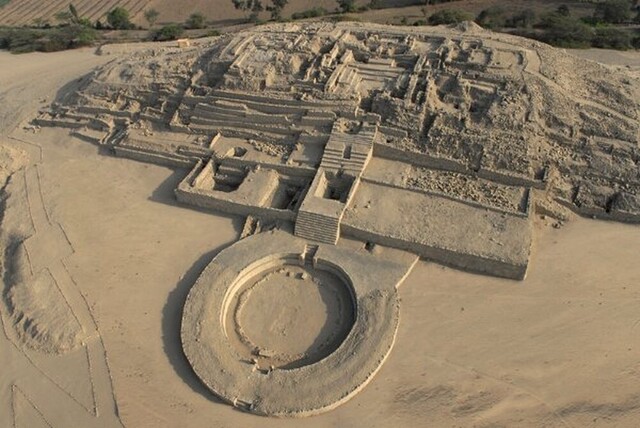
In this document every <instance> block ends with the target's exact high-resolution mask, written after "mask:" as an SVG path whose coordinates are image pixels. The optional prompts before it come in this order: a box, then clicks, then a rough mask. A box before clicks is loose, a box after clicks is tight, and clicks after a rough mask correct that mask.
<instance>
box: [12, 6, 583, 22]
mask: <svg viewBox="0 0 640 428" xmlns="http://www.w3.org/2000/svg"><path fill="white" fill-rule="evenodd" d="M265 3H268V1H267V2H265ZM378 3H379V7H380V8H379V9H372V10H369V11H366V12H364V13H358V14H354V16H356V17H357V18H358V19H361V20H363V21H371V22H379V23H399V22H400V21H401V20H402V18H406V19H407V20H408V22H409V23H412V22H414V21H416V20H419V19H424V12H425V11H426V12H427V14H432V13H434V12H436V11H438V10H440V9H444V8H456V9H463V10H465V11H468V12H469V13H470V14H471V15H472V16H474V15H476V14H477V13H479V12H480V11H481V10H483V9H486V8H488V7H491V6H494V5H501V6H503V7H504V6H505V2H502V1H498V0H462V1H456V2H453V3H443V4H439V5H431V6H427V8H426V9H424V7H423V6H422V3H423V2H420V1H419V0H382V1H379V2H378ZM1 4H2V1H0V5H1ZM73 4H74V6H76V8H77V9H78V13H79V14H80V15H81V16H83V17H86V18H89V19H91V20H92V21H96V20H98V19H103V18H104V16H105V15H106V13H107V12H108V11H109V10H111V9H112V8H114V7H116V6H121V7H124V8H125V9H127V10H128V11H129V13H130V15H131V18H132V21H133V22H135V23H137V24H139V25H143V26H145V25H147V22H146V21H145V19H144V11H145V10H149V9H151V8H153V9H156V10H157V11H158V12H159V13H160V15H159V18H158V22H159V23H166V22H182V21H184V20H185V19H186V18H187V17H188V16H189V15H190V14H191V13H193V12H201V13H203V14H204V15H205V16H206V17H207V18H208V20H209V21H210V22H211V23H212V24H214V25H216V26H220V25H227V24H232V23H234V22H237V21H238V20H242V19H244V18H246V17H247V15H248V14H246V13H244V12H242V11H238V10H236V9H235V8H234V7H233V4H232V2H231V0H183V1H181V2H180V7H179V8H178V7H176V3H175V2H174V1H170V0H104V1H96V0H76V1H74V2H73ZM367 4H369V1H368V0H357V1H356V5H357V6H365V5H367ZM562 4H566V5H568V6H569V7H570V9H571V11H572V14H573V15H575V16H584V15H590V14H591V13H592V11H593V5H592V4H589V3H586V2H584V1H562V0H514V1H509V2H508V7H506V9H508V10H509V11H512V12H517V11H519V10H523V9H532V10H534V11H536V13H538V14H539V13H544V12H549V11H552V10H555V9H556V8H557V7H558V6H559V5H562ZM68 6H69V0H46V1H42V0H10V1H9V2H8V3H7V4H6V5H5V6H4V7H2V6H0V25H7V26H22V25H33V24H34V21H37V20H42V21H48V22H49V23H51V24H53V23H55V14H56V13H58V12H60V11H64V10H67V8H68ZM337 6H338V4H337V2H336V1H335V0H290V1H289V4H288V5H287V6H286V7H285V8H284V12H283V16H284V17H285V18H286V17H289V16H291V14H292V13H295V12H300V11H304V10H308V9H312V8H315V7H322V8H324V9H326V10H327V11H328V12H333V11H335V10H336V8H337ZM268 17H269V14H268V12H262V15H261V18H263V19H268Z"/></svg>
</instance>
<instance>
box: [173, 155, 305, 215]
mask: <svg viewBox="0 0 640 428" xmlns="http://www.w3.org/2000/svg"><path fill="white" fill-rule="evenodd" d="M208 167H209V168H210V167H212V164H211V163H208V164H206V165H205V164H204V162H202V160H198V161H197V162H196V164H195V167H193V169H192V170H191V171H190V172H189V174H187V176H186V177H185V178H184V179H183V180H182V181H181V182H180V184H179V185H178V187H177V188H176V189H175V190H174V192H175V195H176V199H177V200H178V202H180V203H183V204H187V205H192V206H196V207H199V208H204V209H207V210H213V211H220V212H223V213H227V214H232V215H240V216H243V217H247V216H253V217H257V218H259V219H261V220H262V221H267V222H269V221H291V222H292V221H295V219H296V213H295V212H294V211H289V210H279V209H275V208H270V207H256V206H253V205H244V204H241V203H238V202H234V201H230V200H225V199H221V198H217V197H216V196H215V195H213V194H212V193H211V191H207V190H204V189H198V188H196V187H194V186H193V184H194V181H195V180H197V179H198V177H199V176H200V174H201V173H202V171H203V168H208Z"/></svg>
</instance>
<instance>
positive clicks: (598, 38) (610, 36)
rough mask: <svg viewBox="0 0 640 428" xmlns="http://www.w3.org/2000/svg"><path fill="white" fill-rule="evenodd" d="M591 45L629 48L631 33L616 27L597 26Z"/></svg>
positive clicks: (608, 47) (606, 47)
mask: <svg viewBox="0 0 640 428" xmlns="http://www.w3.org/2000/svg"><path fill="white" fill-rule="evenodd" d="M591 45H592V46H593V47H596V48H605V49H618V50H627V49H630V48H631V34H630V33H628V32H627V31H624V30H620V29H618V28H597V29H596V35H595V37H594V38H593V41H592V42H591Z"/></svg>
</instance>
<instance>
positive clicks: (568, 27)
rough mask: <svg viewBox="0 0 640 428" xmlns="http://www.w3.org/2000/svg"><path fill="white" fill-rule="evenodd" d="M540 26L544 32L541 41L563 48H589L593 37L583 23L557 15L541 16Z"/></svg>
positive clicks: (590, 29)
mask: <svg viewBox="0 0 640 428" xmlns="http://www.w3.org/2000/svg"><path fill="white" fill-rule="evenodd" d="M540 26H541V27H542V28H544V30H545V31H544V33H543V34H542V36H541V39H542V41H544V42H547V43H549V44H551V45H554V46H560V47H565V48H580V47H587V46H590V45H591V40H592V39H593V35H594V31H593V29H592V28H591V27H590V26H588V25H587V24H585V23H584V22H582V21H579V20H577V19H573V18H571V17H567V16H562V15H560V14H559V13H549V14H547V15H545V16H543V17H542V21H541V22H540Z"/></svg>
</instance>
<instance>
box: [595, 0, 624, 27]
mask: <svg viewBox="0 0 640 428" xmlns="http://www.w3.org/2000/svg"><path fill="white" fill-rule="evenodd" d="M632 6H633V4H632V2H631V0H606V1H604V2H602V3H598V4H597V5H596V10H595V11H594V13H593V19H594V20H595V21H596V22H604V23H607V24H624V23H627V22H630V21H631V16H632V14H631V7H632Z"/></svg>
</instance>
